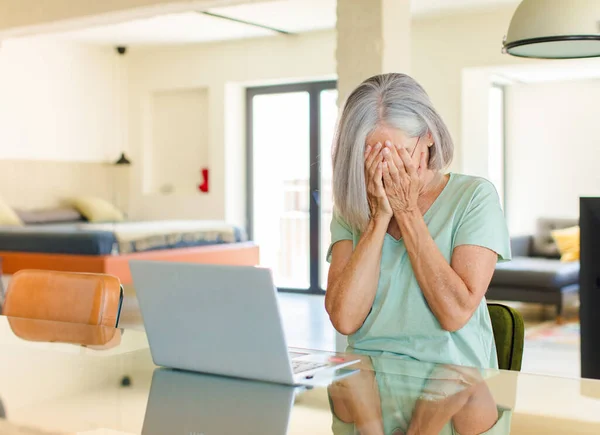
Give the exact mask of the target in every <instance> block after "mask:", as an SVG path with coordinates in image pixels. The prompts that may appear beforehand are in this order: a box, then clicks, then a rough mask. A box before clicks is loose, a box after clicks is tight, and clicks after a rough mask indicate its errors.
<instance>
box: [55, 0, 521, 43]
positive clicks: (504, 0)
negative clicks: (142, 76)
mask: <svg viewBox="0 0 600 435" xmlns="http://www.w3.org/2000/svg"><path fill="white" fill-rule="evenodd" d="M399 1H400V0H399ZM517 3H518V0H412V2H411V10H412V13H413V15H414V16H424V15H432V14H439V13H444V12H452V11H458V10H466V9H475V8H477V9H480V8H488V7H494V6H499V5H503V4H513V5H514V4H517ZM207 12H210V13H213V14H218V15H222V16H226V17H229V18H233V19H237V20H242V21H245V22H250V23H255V24H258V25H262V26H266V27H269V28H272V29H279V30H283V31H286V32H290V33H301V32H310V31H315V30H324V29H332V28H334V27H335V22H336V0H277V1H274V0H271V1H264V2H258V3H256V2H253V3H248V4H242V5H237V6H230V7H222V8H214V9H209V10H208V11H207ZM276 34H277V32H276V31H274V30H269V29H265V28H261V27H257V26H252V25H248V24H243V23H239V22H234V21H230V20H226V19H223V18H217V17H213V16H207V15H204V14H202V13H199V12H193V11H191V12H185V13H178V14H170V15H161V16H156V17H153V18H146V19H139V20H134V21H129V22H124V23H120V24H111V25H106V26H97V27H92V28H87V29H82V30H76V31H70V32H65V33H58V34H53V35H50V36H49V37H51V38H54V39H59V40H71V41H78V42H84V43H91V44H98V45H128V46H136V45H137V46H141V45H171V44H187V43H202V42H212V41H224V40H231V39H242V38H253V37H260V36H268V35H276Z"/></svg>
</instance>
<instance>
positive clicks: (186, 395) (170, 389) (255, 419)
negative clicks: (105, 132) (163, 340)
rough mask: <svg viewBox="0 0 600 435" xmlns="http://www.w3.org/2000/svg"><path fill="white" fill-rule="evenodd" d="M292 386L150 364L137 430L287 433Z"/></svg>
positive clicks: (155, 433)
mask: <svg viewBox="0 0 600 435" xmlns="http://www.w3.org/2000/svg"><path fill="white" fill-rule="evenodd" d="M297 391H298V389H297V388H293V387H288V386H283V385H276V384H269V383H263V382H256V381H245V380H238V379H231V378H224V377H218V376H210V375H202V374H199V373H189V372H183V371H177V370H171V369H156V370H155V371H154V375H153V376H152V386H151V388H150V395H149V398H148V405H147V407H146V416H145V418H144V427H143V429H142V434H143V435H164V434H175V433H181V434H242V433H246V434H264V435H281V434H285V433H287V428H288V422H289V418H290V412H291V409H292V406H293V402H294V396H295V394H296V392H297Z"/></svg>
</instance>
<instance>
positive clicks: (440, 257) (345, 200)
mask: <svg viewBox="0 0 600 435" xmlns="http://www.w3.org/2000/svg"><path fill="white" fill-rule="evenodd" d="M334 147H335V148H334V155H333V197H334V203H335V210H334V216H333V220H332V222H331V247H330V250H329V253H328V260H329V261H330V263H331V267H330V270H329V278H328V285H327V296H326V298H325V305H326V309H327V312H328V313H329V316H330V319H331V321H332V323H333V325H334V327H335V328H336V329H337V330H338V331H339V332H340V333H342V334H345V335H349V337H348V341H349V345H350V349H351V350H352V351H354V352H359V353H365V354H370V355H378V354H386V353H389V354H395V355H403V356H406V357H410V358H413V359H416V360H421V361H428V362H433V363H445V364H457V365H466V366H475V367H491V368H495V367H497V365H498V362H497V357H496V350H495V345H494V337H493V333H492V327H491V321H490V318H489V314H488V311H487V307H486V303H485V298H484V295H485V292H486V290H487V288H488V285H489V283H490V280H491V278H492V274H493V272H494V268H495V265H496V262H497V261H498V260H509V259H510V247H509V237H508V231H507V228H506V221H505V219H504V215H503V213H502V209H501V207H500V203H499V199H498V195H497V193H496V190H495V189H494V187H493V185H492V184H491V183H490V182H488V181H486V180H484V179H481V178H475V177H469V176H465V175H459V174H443V173H442V172H441V171H442V170H443V169H444V168H446V167H447V165H448V164H449V163H450V161H451V159H452V153H453V148H454V147H453V144H452V139H451V137H450V134H449V132H448V129H447V127H446V125H445V124H444V122H443V121H442V119H441V117H440V116H439V114H438V113H437V112H436V111H435V109H434V108H433V106H432V104H431V101H430V100H429V97H428V96H427V94H426V93H425V91H424V90H423V88H422V87H421V86H420V85H419V84H418V83H417V82H416V81H415V80H413V79H412V78H410V77H409V76H407V75H404V74H385V75H379V76H375V77H371V78H370V79H368V80H366V81H365V82H363V83H362V84H361V85H360V86H359V87H358V88H357V89H355V90H354V91H353V92H352V94H351V95H350V96H349V98H348V100H347V102H346V104H345V107H344V109H343V112H342V115H341V119H340V121H339V125H338V128H337V134H336V139H335V144H334Z"/></svg>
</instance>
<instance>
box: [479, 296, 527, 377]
mask: <svg viewBox="0 0 600 435" xmlns="http://www.w3.org/2000/svg"><path fill="white" fill-rule="evenodd" d="M488 310H489V313H490V320H491V321H492V328H493V331H494V341H495V342H496V353H497V354H498V367H499V368H500V369H502V370H516V371H519V370H521V362H522V360H523V346H524V339H525V325H524V323H523V318H522V317H521V315H520V314H519V313H518V311H517V310H515V309H514V308H511V307H507V306H505V305H500V304H488Z"/></svg>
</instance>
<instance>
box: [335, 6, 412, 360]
mask: <svg viewBox="0 0 600 435" xmlns="http://www.w3.org/2000/svg"><path fill="white" fill-rule="evenodd" d="M410 24H411V20H410V0H338V2H337V50H336V60H337V75H338V92H339V97H338V101H339V104H340V105H341V104H343V102H344V100H345V99H346V98H347V97H348V95H349V94H350V92H352V90H353V89H354V88H355V87H356V86H358V85H359V84H360V83H361V82H362V81H363V80H365V79H367V78H369V77H371V76H373V75H376V74H382V73H388V72H403V73H408V72H409V71H410V56H411V53H410V45H411V42H410ZM346 346H347V339H346V337H345V336H343V335H341V334H339V333H336V341H335V348H336V351H338V352H343V351H344V350H345V349H346Z"/></svg>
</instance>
